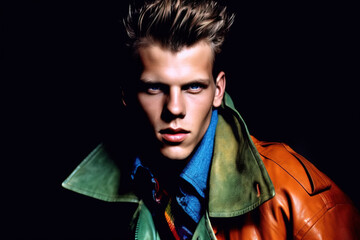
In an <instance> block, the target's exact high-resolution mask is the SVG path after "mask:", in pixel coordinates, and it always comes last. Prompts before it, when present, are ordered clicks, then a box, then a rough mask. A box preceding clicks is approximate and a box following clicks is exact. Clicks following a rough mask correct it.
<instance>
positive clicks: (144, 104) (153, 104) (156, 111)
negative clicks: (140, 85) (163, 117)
mask: <svg viewBox="0 0 360 240" xmlns="http://www.w3.org/2000/svg"><path fill="white" fill-rule="evenodd" d="M138 101H139V105H140V108H141V110H142V111H143V112H144V113H145V114H146V116H147V117H148V118H149V120H150V122H152V123H154V122H155V121H156V119H157V118H159V117H160V114H161V110H162V98H160V97H156V96H149V95H147V94H141V93H140V94H138Z"/></svg>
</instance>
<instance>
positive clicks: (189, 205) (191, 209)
mask: <svg viewBox="0 0 360 240" xmlns="http://www.w3.org/2000/svg"><path fill="white" fill-rule="evenodd" d="M217 121H218V113H217V110H213V112H212V116H211V121H210V124H209V127H208V129H207V131H206V133H205V135H204V137H203V139H202V140H201V143H200V145H199V147H198V148H197V150H196V152H195V154H194V155H193V157H192V158H191V159H190V161H189V163H188V164H187V165H186V166H185V168H184V169H183V171H182V173H181V174H180V178H181V179H182V180H183V181H186V182H187V183H189V184H190V186H191V187H192V188H193V189H194V190H195V191H196V192H197V194H198V195H197V194H193V193H192V192H193V191H189V190H188V189H187V188H184V187H182V185H181V184H180V186H174V187H178V188H179V191H178V194H177V196H176V200H177V202H178V204H179V206H181V207H182V209H183V210H184V211H185V212H186V214H187V215H189V216H190V217H191V218H192V219H193V220H194V221H195V222H196V223H198V222H199V221H200V219H201V217H202V206H201V203H202V202H203V200H204V199H205V196H206V190H207V182H208V176H209V170H210V165H211V159H212V154H213V148H214V138H215V131H216V125H217ZM139 167H142V168H144V169H146V170H147V171H149V173H150V176H151V181H152V182H153V183H156V179H155V177H154V176H153V174H152V173H151V170H150V169H149V168H147V167H146V166H144V165H143V164H142V162H141V160H140V159H139V158H136V159H135V162H134V167H133V171H132V174H131V177H132V178H133V179H134V178H135V175H136V172H137V170H138V168H139ZM153 197H154V198H155V189H154V190H153Z"/></svg>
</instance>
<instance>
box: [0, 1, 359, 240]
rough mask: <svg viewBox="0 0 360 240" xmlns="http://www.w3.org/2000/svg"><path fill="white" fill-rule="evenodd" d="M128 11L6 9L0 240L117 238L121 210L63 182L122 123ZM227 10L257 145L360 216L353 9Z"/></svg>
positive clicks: (239, 96) (234, 65)
mask: <svg viewBox="0 0 360 240" xmlns="http://www.w3.org/2000/svg"><path fill="white" fill-rule="evenodd" d="M124 6H125V4H124V3H113V2H111V3H110V2H100V1H99V2H93V1H82V2H80V1H77V2H75V1H71V2H70V1H69V2H63V1H27V2H16V3H15V2H14V3H13V4H12V5H3V7H2V8H1V11H2V12H1V16H2V26H1V28H2V29H1V31H2V33H1V39H2V41H1V42H2V43H1V45H2V47H1V60H2V63H1V68H2V70H1V72H2V73H1V75H2V76H3V77H1V78H2V81H1V85H2V88H1V92H2V99H3V100H2V103H3V104H2V105H3V107H2V119H3V120H5V121H3V124H2V127H3V130H2V132H3V134H2V136H3V137H2V140H3V142H4V143H3V144H2V146H3V148H4V151H3V152H4V154H3V155H2V156H3V157H2V161H1V163H2V165H3V167H2V168H1V169H2V175H1V176H2V178H3V181H2V182H3V183H2V186H3V191H2V199H3V201H2V202H4V203H3V204H2V207H3V208H4V210H3V212H6V213H7V214H5V215H3V218H4V220H3V221H2V222H3V223H4V222H5V226H4V225H3V226H4V230H5V232H3V231H2V233H0V236H1V234H6V235H8V236H11V237H13V238H17V237H30V238H35V237H36V238H50V239H54V238H70V237H71V236H73V237H76V238H90V237H99V236H105V237H104V238H110V237H113V236H119V235H120V236H121V233H120V232H121V226H120V224H119V222H116V221H114V220H116V219H117V218H119V219H120V218H121V216H122V215H123V214H124V210H123V209H119V208H118V205H117V204H114V203H112V204H107V203H102V202H100V201H98V200H93V199H90V198H87V197H84V196H80V195H77V194H75V193H72V192H70V191H67V190H64V189H62V188H61V182H62V181H63V180H64V179H65V178H66V177H67V175H68V174H70V172H71V171H72V170H73V169H74V168H75V167H76V166H77V165H78V164H79V162H80V161H81V160H82V159H83V158H84V157H85V156H86V155H87V153H88V152H89V151H91V149H93V148H94V147H95V146H96V145H97V144H98V143H99V142H100V141H101V140H102V137H103V135H104V133H105V132H106V131H107V130H108V129H109V126H111V124H114V123H116V121H117V119H119V118H121V111H120V107H119V105H120V99H119V84H118V80H119V79H120V78H124V77H126V74H127V73H126V69H124V68H122V62H123V61H125V60H124V59H122V57H123V52H122V48H121V44H122V43H123V35H122V32H121V30H120V22H119V21H120V15H121V13H122V12H124V9H126V8H125V7H124ZM230 9H231V10H232V11H234V12H236V14H237V17H236V22H235V25H234V26H233V29H232V32H231V34H230V36H229V38H228V41H227V42H226V44H225V46H224V51H223V55H222V56H221V61H222V62H223V63H224V66H223V68H224V69H225V71H226V74H227V75H226V76H227V83H228V85H227V89H228V92H230V94H231V96H232V97H233V99H234V101H235V104H236V106H237V108H238V110H239V112H240V113H241V114H242V116H243V118H244V119H245V121H246V122H247V125H248V128H249V130H250V133H251V134H252V135H254V136H256V137H257V138H258V139H261V140H266V141H281V142H286V143H288V144H289V145H290V146H291V147H292V148H293V149H295V150H296V151H297V152H299V153H300V154H302V155H303V156H305V157H306V158H308V159H309V160H310V161H311V162H312V163H314V164H315V165H316V166H317V167H318V168H319V169H320V170H322V171H323V172H325V173H326V174H327V175H328V176H330V177H331V178H332V179H333V180H334V181H335V182H336V183H337V184H338V185H339V186H340V187H341V188H342V189H343V190H344V191H345V192H346V193H347V194H348V195H349V196H350V197H351V198H352V199H353V200H354V202H355V204H356V205H357V206H358V207H359V202H360V198H359V196H358V195H357V190H358V185H357V184H358V182H359V181H358V172H359V171H358V169H357V166H358V164H357V161H358V160H359V157H358V153H357V151H358V137H357V136H358V135H359V126H358V123H359V120H360V118H359V106H358V102H359V99H358V91H357V88H358V86H357V83H356V81H355V80H358V79H359V76H358V75H355V74H357V72H358V62H357V63H356V60H358V57H357V54H356V53H355V45H356V44H355V42H356V40H355V36H356V31H358V26H356V24H355V22H356V21H355V14H354V12H353V11H352V9H354V6H348V5H346V4H345V3H344V4H341V5H336V4H330V3H324V4H320V3H316V4H315V3H311V4H310V3H306V4H305V3H299V2H297V3H279V2H278V3H266V4H264V3H260V2H257V3H252V4H234V3H232V5H231V4H230ZM129 207H130V206H129ZM109 216H111V217H109ZM118 221H119V220H118Z"/></svg>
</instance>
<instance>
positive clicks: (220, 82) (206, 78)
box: [137, 41, 225, 160]
mask: <svg viewBox="0 0 360 240" xmlns="http://www.w3.org/2000/svg"><path fill="white" fill-rule="evenodd" d="M139 57H140V60H141V63H142V67H143V71H142V73H141V75H140V84H139V89H138V91H137V99H138V101H139V104H140V107H141V109H142V110H143V112H144V113H145V115H146V116H147V120H148V121H149V123H150V126H151V129H152V131H153V132H152V134H153V138H152V139H153V140H154V141H155V142H156V143H157V144H156V146H159V151H160V153H161V154H162V155H163V156H164V157H166V158H168V159H173V160H185V159H187V158H188V157H189V156H190V155H191V153H192V152H193V150H194V149H195V148H196V146H197V145H198V144H199V142H200V141H201V139H202V137H203V136H204V134H205V132H206V130H207V128H208V126H209V123H210V119H211V113H212V108H213V107H218V106H220V104H221V101H222V97H223V94H224V90H225V74H224V73H223V72H221V73H219V75H218V76H217V79H216V81H214V79H213V76H212V59H213V55H212V51H211V48H210V46H209V45H208V44H206V43H205V42H202V41H201V42H199V43H196V44H194V45H193V46H191V47H188V48H183V49H182V50H181V51H179V52H176V53H174V52H171V51H169V50H167V49H163V48H161V47H160V46H159V45H156V44H153V45H149V46H146V47H141V48H140V49H139Z"/></svg>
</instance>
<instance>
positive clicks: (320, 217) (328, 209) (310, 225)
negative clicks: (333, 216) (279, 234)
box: [296, 203, 349, 239]
mask: <svg viewBox="0 0 360 240" xmlns="http://www.w3.org/2000/svg"><path fill="white" fill-rule="evenodd" d="M339 205H349V203H336V204H334V205H333V206H331V207H327V206H325V207H324V208H322V209H321V210H323V213H322V214H321V215H320V216H319V217H318V218H317V219H316V220H315V221H314V222H313V223H312V224H309V222H311V220H313V219H314V218H315V217H316V215H318V214H320V211H319V212H318V213H317V214H315V215H314V217H313V218H311V220H310V221H308V223H307V224H305V225H304V226H303V227H302V228H301V229H300V230H299V231H298V233H297V234H296V236H298V235H299V237H300V236H301V238H300V239H303V238H304V237H305V236H306V235H307V234H308V233H309V232H310V231H311V230H312V229H313V228H314V226H315V225H316V223H318V222H319V221H320V220H321V219H322V218H324V216H325V215H326V214H327V213H328V212H329V211H330V210H332V209H335V208H336V207H337V206H339ZM324 209H325V210H324ZM306 226H308V227H309V228H308V229H307V230H306V231H304V232H303V234H300V231H301V230H303V228H305V227H306Z"/></svg>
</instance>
